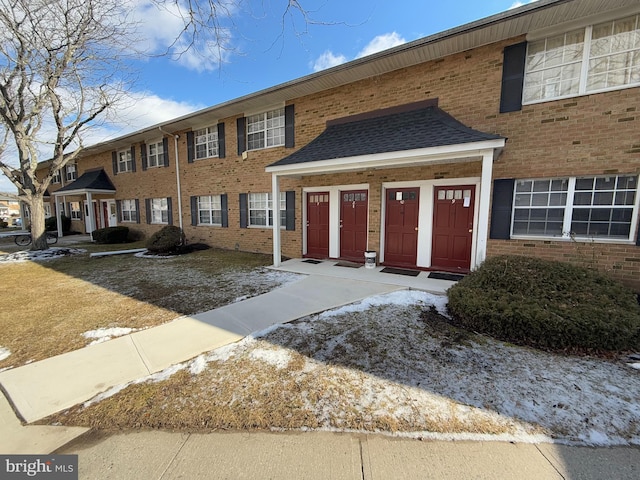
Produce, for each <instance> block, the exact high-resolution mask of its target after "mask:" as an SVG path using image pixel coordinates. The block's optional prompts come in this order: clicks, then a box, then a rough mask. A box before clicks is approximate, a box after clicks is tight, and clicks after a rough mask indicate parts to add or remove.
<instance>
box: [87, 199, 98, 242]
mask: <svg viewBox="0 0 640 480" xmlns="http://www.w3.org/2000/svg"><path fill="white" fill-rule="evenodd" d="M87 206H88V207H87V209H88V210H89V237H90V238H91V241H92V242H93V231H94V230H95V229H96V216H95V213H94V211H93V199H92V197H91V192H87Z"/></svg>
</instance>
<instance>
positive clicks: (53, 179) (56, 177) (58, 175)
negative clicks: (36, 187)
mask: <svg viewBox="0 0 640 480" xmlns="http://www.w3.org/2000/svg"><path fill="white" fill-rule="evenodd" d="M51 183H54V184H58V183H62V174H61V173H60V170H58V171H57V172H56V173H54V174H53V176H52V177H51Z"/></svg>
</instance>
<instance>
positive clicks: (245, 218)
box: [240, 193, 249, 228]
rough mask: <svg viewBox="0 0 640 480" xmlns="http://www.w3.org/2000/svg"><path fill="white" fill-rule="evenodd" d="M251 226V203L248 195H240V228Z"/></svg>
mask: <svg viewBox="0 0 640 480" xmlns="http://www.w3.org/2000/svg"><path fill="white" fill-rule="evenodd" d="M248 226H249V202H248V198H247V194H246V193H241V194H240V228H247V227H248Z"/></svg>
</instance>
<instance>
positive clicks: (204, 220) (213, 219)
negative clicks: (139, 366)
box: [198, 195, 222, 225]
mask: <svg viewBox="0 0 640 480" xmlns="http://www.w3.org/2000/svg"><path fill="white" fill-rule="evenodd" d="M198 225H222V200H221V196H220V195H207V196H203V197H198Z"/></svg>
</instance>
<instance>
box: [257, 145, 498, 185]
mask: <svg viewBox="0 0 640 480" xmlns="http://www.w3.org/2000/svg"><path fill="white" fill-rule="evenodd" d="M505 141H506V140H505V139H504V138H499V139H495V140H486V141H483V142H472V143H462V144H457V145H444V146H439V147H428V148H418V149H414V150H401V151H394V152H385V153H375V154H371V155H359V156H356V157H345V158H335V159H331V160H319V161H316V162H302V163H294V164H291V165H280V166H271V167H266V168H265V171H266V172H267V173H275V174H279V175H281V176H300V175H320V174H325V173H339V172H350V171H357V170H374V169H382V168H405V167H415V166H419V165H434V164H439V163H458V162H469V161H473V160H477V159H479V158H480V159H481V158H482V157H483V156H484V155H486V154H490V153H492V154H493V155H494V158H495V156H497V154H498V153H499V150H500V149H502V148H503V147H504V145H505Z"/></svg>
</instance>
